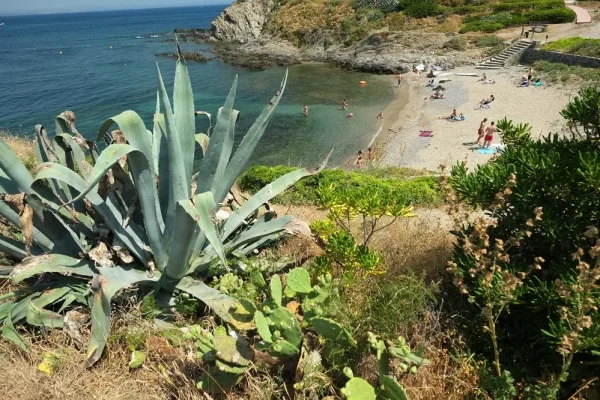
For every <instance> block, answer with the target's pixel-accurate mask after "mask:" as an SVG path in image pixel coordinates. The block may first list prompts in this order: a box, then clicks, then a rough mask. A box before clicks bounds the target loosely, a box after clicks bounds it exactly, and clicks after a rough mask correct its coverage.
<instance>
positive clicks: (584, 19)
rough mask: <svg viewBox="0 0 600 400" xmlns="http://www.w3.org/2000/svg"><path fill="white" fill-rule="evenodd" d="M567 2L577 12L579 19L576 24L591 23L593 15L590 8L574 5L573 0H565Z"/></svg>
mask: <svg viewBox="0 0 600 400" xmlns="http://www.w3.org/2000/svg"><path fill="white" fill-rule="evenodd" d="M565 4H566V6H567V7H568V8H570V9H571V10H573V11H575V14H577V20H576V21H575V23H576V24H589V23H590V22H592V17H591V15H590V13H589V12H588V10H586V9H584V8H581V7H578V6H576V5H573V1H568V0H565Z"/></svg>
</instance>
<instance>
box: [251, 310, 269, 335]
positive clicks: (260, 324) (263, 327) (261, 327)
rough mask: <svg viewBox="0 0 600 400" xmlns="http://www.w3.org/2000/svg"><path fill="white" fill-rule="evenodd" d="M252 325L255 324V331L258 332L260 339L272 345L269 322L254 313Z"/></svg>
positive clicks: (261, 315)
mask: <svg viewBox="0 0 600 400" xmlns="http://www.w3.org/2000/svg"><path fill="white" fill-rule="evenodd" d="M254 323H255V324H256V329H257V330H258V334H259V335H260V337H261V339H262V340H264V341H265V342H267V343H273V336H272V335H271V330H270V329H269V322H268V321H267V319H266V318H265V315H264V314H263V313H262V312H260V311H256V312H255V313H254Z"/></svg>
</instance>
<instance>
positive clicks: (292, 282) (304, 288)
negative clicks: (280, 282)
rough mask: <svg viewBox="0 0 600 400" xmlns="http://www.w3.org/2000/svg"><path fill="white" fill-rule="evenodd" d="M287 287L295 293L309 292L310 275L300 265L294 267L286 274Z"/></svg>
mask: <svg viewBox="0 0 600 400" xmlns="http://www.w3.org/2000/svg"><path fill="white" fill-rule="evenodd" d="M286 284H287V287H289V288H290V289H291V290H293V291H294V292H297V293H304V294H306V293H310V292H311V291H312V287H311V286H310V275H309V274H308V271H307V270H306V269H304V268H302V267H298V268H294V269H293V270H291V271H290V272H289V273H288V274H287V278H286Z"/></svg>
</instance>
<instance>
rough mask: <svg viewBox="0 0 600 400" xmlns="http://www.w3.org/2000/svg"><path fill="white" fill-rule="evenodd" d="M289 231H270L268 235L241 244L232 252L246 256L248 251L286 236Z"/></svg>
mask: <svg viewBox="0 0 600 400" xmlns="http://www.w3.org/2000/svg"><path fill="white" fill-rule="evenodd" d="M288 234H289V233H288V232H287V231H285V230H284V231H279V232H275V233H272V234H270V235H266V236H263V237H262V238H260V239H258V240H257V241H254V242H250V243H247V244H245V245H243V246H240V247H238V248H237V249H236V250H235V251H234V252H233V253H234V254H238V255H239V256H246V255H248V254H249V253H250V252H252V251H254V249H259V248H262V247H265V246H267V245H269V244H271V243H275V242H277V241H278V240H279V239H281V238H283V237H285V236H287V235H288Z"/></svg>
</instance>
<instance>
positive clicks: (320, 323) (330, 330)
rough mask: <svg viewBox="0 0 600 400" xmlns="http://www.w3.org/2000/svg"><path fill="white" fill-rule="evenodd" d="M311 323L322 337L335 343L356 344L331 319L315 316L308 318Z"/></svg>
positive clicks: (342, 328) (343, 329) (348, 334)
mask: <svg viewBox="0 0 600 400" xmlns="http://www.w3.org/2000/svg"><path fill="white" fill-rule="evenodd" d="M310 323H311V325H312V326H313V327H314V328H315V330H316V331H317V332H318V333H319V334H320V335H321V336H323V337H324V338H326V339H329V340H331V341H334V342H337V343H346V344H349V345H352V346H354V345H356V341H355V340H354V338H353V337H352V335H351V334H350V332H348V331H347V330H346V328H344V327H343V326H342V325H340V324H338V323H337V322H335V321H334V320H332V319H329V318H321V317H315V318H313V319H311V320H310Z"/></svg>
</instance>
